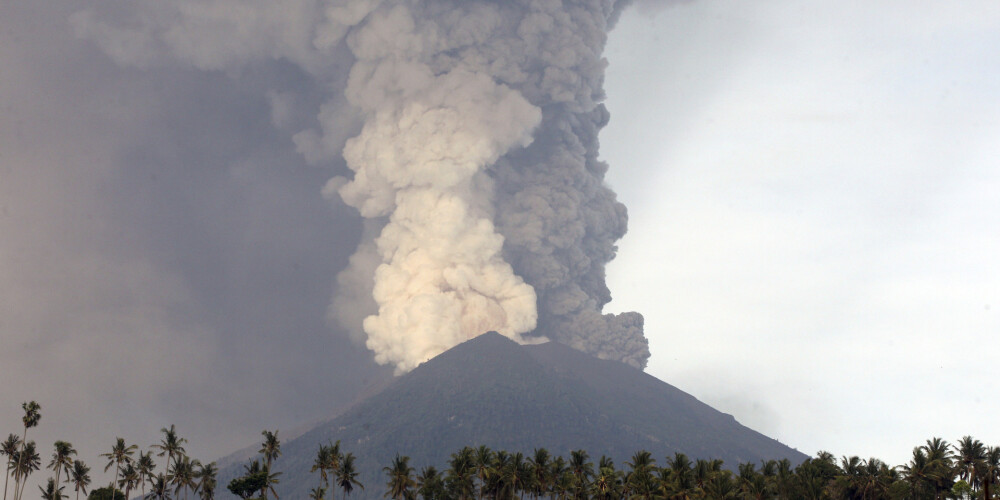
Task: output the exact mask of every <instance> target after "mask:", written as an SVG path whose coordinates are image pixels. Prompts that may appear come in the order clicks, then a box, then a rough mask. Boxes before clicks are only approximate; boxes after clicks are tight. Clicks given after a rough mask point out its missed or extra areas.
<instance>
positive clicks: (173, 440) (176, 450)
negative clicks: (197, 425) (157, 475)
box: [152, 424, 187, 469]
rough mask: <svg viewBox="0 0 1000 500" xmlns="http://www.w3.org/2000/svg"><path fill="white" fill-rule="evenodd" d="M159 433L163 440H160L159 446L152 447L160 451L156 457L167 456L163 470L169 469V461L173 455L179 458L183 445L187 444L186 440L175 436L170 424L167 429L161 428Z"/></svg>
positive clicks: (172, 426) (175, 432)
mask: <svg viewBox="0 0 1000 500" xmlns="http://www.w3.org/2000/svg"><path fill="white" fill-rule="evenodd" d="M160 432H162V433H163V439H161V440H160V444H154V445H152V447H153V448H156V449H158V450H160V452H159V453H157V456H159V457H162V456H164V455H166V456H167V463H166V464H165V465H164V469H170V461H171V459H173V457H174V456H175V455H177V456H180V455H183V454H184V446H183V445H184V443H186V442H187V439H184V438H182V437H178V436H177V431H176V430H174V425H173V424H170V428H169V429H167V428H166V427H163V428H161V429H160Z"/></svg>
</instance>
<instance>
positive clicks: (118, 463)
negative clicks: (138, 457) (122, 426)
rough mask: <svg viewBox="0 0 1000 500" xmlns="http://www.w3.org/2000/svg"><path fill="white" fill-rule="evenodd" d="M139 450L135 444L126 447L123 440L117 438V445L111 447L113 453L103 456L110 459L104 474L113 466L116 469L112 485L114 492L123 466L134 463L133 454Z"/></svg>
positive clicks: (103, 454)
mask: <svg viewBox="0 0 1000 500" xmlns="http://www.w3.org/2000/svg"><path fill="white" fill-rule="evenodd" d="M137 448H139V447H138V446H136V445H134V444H132V445H126V444H125V440H124V439H122V438H115V445H114V446H112V447H111V451H110V452H108V453H102V454H101V456H102V457H104V458H107V459H108V465H105V466H104V472H107V471H108V469H110V468H111V467H112V466H113V467H114V468H115V477H114V479H112V480H111V484H110V487H111V489H112V490H114V489H115V484H116V483H117V482H118V471H119V470H120V469H121V468H122V464H126V463H130V462H131V461H132V454H133V453H135V450H136V449H137Z"/></svg>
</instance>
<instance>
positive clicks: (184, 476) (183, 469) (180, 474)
mask: <svg viewBox="0 0 1000 500" xmlns="http://www.w3.org/2000/svg"><path fill="white" fill-rule="evenodd" d="M200 466H201V462H199V461H197V460H191V458H190V457H188V456H187V455H181V456H180V457H178V458H175V459H174V466H173V467H172V468H171V469H170V470H168V471H167V480H168V481H170V483H171V484H173V485H174V494H175V495H176V494H178V493H180V491H181V489H183V490H184V500H187V494H188V490H193V489H195V488H197V487H198V482H197V481H196V477H195V476H196V474H195V469H196V468H198V467H200Z"/></svg>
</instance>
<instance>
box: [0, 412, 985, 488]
mask: <svg viewBox="0 0 1000 500" xmlns="http://www.w3.org/2000/svg"><path fill="white" fill-rule="evenodd" d="M22 408H23V410H24V417H23V418H22V422H23V424H24V427H23V430H22V432H21V435H20V436H18V435H17V434H10V435H9V436H8V438H7V439H6V440H5V441H4V442H3V443H2V446H0V455H2V456H5V457H6V461H7V473H6V474H5V475H4V496H3V500H7V495H8V491H13V495H12V497H11V498H12V500H22V499H23V498H24V494H25V491H24V490H25V485H26V482H27V478H28V477H29V476H30V475H31V474H32V473H34V472H35V471H38V470H40V468H41V464H42V459H41V455H40V453H39V451H38V450H37V448H36V445H35V442H34V441H31V440H28V439H27V436H28V429H30V428H33V427H35V426H37V425H38V423H39V421H40V419H41V413H40V410H41V407H40V406H39V405H38V403H36V402H34V401H31V402H26V403H24V404H22ZM160 432H161V433H162V438H161V440H160V441H159V442H158V443H154V444H152V445H150V446H149V449H148V451H143V450H139V448H138V446H137V445H135V444H128V443H126V441H125V440H124V439H122V438H116V439H115V443H114V445H113V446H112V447H111V451H109V452H108V453H103V454H101V455H100V457H101V458H103V459H104V460H105V461H106V465H105V467H104V471H105V472H107V471H109V470H112V468H113V470H114V474H113V479H112V480H111V482H110V483H109V484H108V485H107V486H103V487H101V488H97V489H92V490H90V492H89V494H88V488H89V487H90V486H91V478H90V467H89V466H87V465H86V464H85V463H84V462H83V461H81V460H79V459H76V458H74V457H75V456H76V454H77V453H76V450H75V449H74V448H73V446H72V445H71V444H70V443H68V442H66V441H56V442H55V443H54V445H53V451H52V453H51V460H50V461H49V463H48V466H47V467H46V468H47V469H50V470H51V471H52V474H53V476H52V477H50V478H48V481H47V483H46V486H45V487H41V486H39V490H40V492H41V497H42V499H43V500H63V499H66V498H68V497H69V495H68V494H67V493H65V492H64V490H65V489H66V488H67V486H69V487H72V490H73V491H74V492H75V498H76V500H79V497H80V493H83V494H84V495H86V498H87V499H88V500H121V499H127V498H130V495H131V494H134V493H135V492H136V491H137V490H138V492H139V493H140V495H141V496H140V498H142V499H144V500H173V499H174V498H176V499H178V500H180V499H181V498H183V500H188V499H189V495H191V496H193V497H194V498H196V499H201V500H212V499H214V498H215V493H216V490H217V489H218V485H217V474H218V469H217V467H216V464H215V462H211V463H208V464H202V463H201V462H199V461H198V460H196V459H192V458H190V457H189V456H188V455H187V454H186V453H185V450H184V446H183V445H184V444H185V443H187V440H186V439H184V438H181V437H179V436H178V434H177V432H176V429H175V428H174V426H173V425H171V426H170V427H169V428H166V427H165V428H162V429H160ZM261 434H262V435H263V438H264V439H263V441H262V443H261V448H260V450H258V453H259V454H260V456H259V457H256V458H252V459H250V460H249V461H248V462H247V464H246V465H244V467H243V474H242V475H241V476H239V477H236V478H234V479H233V480H232V481H230V482H229V483H228V484H227V489H228V490H229V491H230V492H231V493H232V494H234V495H236V496H238V497H240V498H242V499H244V500H257V499H261V500H267V499H268V498H269V495H273V496H274V498H275V500H279V497H278V493H277V491H276V489H275V486H276V485H277V484H279V483H280V476H281V474H282V473H281V472H276V471H273V470H272V466H273V465H274V463H275V461H276V460H277V458H278V457H279V456H280V455H281V441H280V440H279V439H278V431H274V432H271V431H268V430H264V431H263V432H262V433H261ZM137 451H138V454H137V453H136V452H137ZM154 455H155V456H157V457H163V458H164V466H163V468H162V469H161V470H160V471H159V472H157V469H156V463H155V462H154V459H153V456H154ZM657 458H658V457H654V456H653V455H652V454H651V453H650V452H648V451H643V450H640V451H637V452H635V453H634V454H633V455H632V457H631V458H630V459H628V460H626V461H625V462H624V464H622V466H621V467H619V466H617V465H616V464H615V463H614V461H613V460H612V459H611V458H608V457H606V456H602V457H600V458H599V459H598V460H597V462H596V464H595V462H594V461H593V460H592V459H591V457H590V455H589V454H588V453H587V452H586V451H584V450H574V451H572V452H570V454H569V456H568V457H565V458H564V457H562V456H558V455H552V454H551V453H550V452H549V451H547V450H546V449H544V448H536V449H535V450H534V451H533V452H532V453H531V454H530V455H527V456H526V455H525V454H523V453H521V452H508V451H505V450H492V449H490V448H489V447H487V446H479V447H477V448H473V447H465V448H462V449H461V450H458V451H456V452H454V453H452V454H451V456H450V458H449V459H448V460H447V463H445V464H439V466H440V467H441V468H440V469H439V468H438V467H436V466H434V465H428V466H425V467H422V468H421V469H420V470H419V471H417V470H416V469H415V468H414V467H413V466H411V465H410V458H409V457H407V456H403V455H399V454H397V455H396V456H395V458H393V459H392V461H391V463H390V464H389V465H387V466H386V467H384V468H383V469H382V472H383V474H384V480H385V482H384V483H383V484H382V485H380V486H383V487H384V492H383V495H382V496H383V497H384V498H392V499H393V500H417V499H421V500H514V499H517V500H524V499H525V497H527V498H529V499H530V500H541V499H543V498H544V499H548V500H590V499H594V500H612V499H629V500H699V499H706V500H729V499H733V500H744V499H754V500H763V499H768V500H786V499H787V500H798V499H806V500H841V499H844V500H854V499H857V500H943V499H963V500H965V499H969V500H971V499H984V500H992V499H994V498H998V496H997V495H996V494H995V491H996V489H997V483H998V482H1000V447H993V446H986V445H984V444H983V443H982V442H981V441H979V440H978V439H974V438H972V437H971V436H965V437H963V438H961V439H959V440H958V441H957V442H956V443H955V444H950V443H948V442H947V441H945V440H943V439H941V438H932V439H928V440H927V441H926V442H925V443H924V444H923V445H920V446H917V447H915V448H914V449H913V455H912V458H911V460H910V461H909V462H908V463H906V464H904V465H899V466H895V467H891V466H889V465H888V464H886V463H885V462H882V461H881V460H879V459H877V458H869V459H867V460H863V459H861V458H859V457H857V456H850V457H848V456H844V457H841V458H840V459H837V458H836V457H835V456H834V455H832V454H831V453H828V452H823V451H821V452H819V453H817V454H816V456H815V457H812V458H808V459H806V460H805V461H804V462H802V463H800V464H798V465H795V466H794V467H793V466H792V464H791V462H790V461H789V460H787V459H782V460H768V461H762V462H761V463H759V464H755V463H740V464H737V466H736V469H735V470H731V469H728V468H726V467H725V464H724V463H723V461H722V460H717V459H716V460H712V459H695V460H692V459H690V458H688V457H687V456H686V455H685V454H683V453H675V454H674V455H673V456H668V457H664V460H663V461H662V462H661V463H659V464H658V463H657ZM355 459H356V457H355V456H354V454H353V453H349V452H344V451H342V450H341V445H340V441H337V442H335V443H334V442H330V443H328V444H325V445H324V444H320V445H319V447H318V450H317V452H316V456H315V459H314V461H313V463H312V466H311V468H310V472H312V473H315V474H317V476H316V477H317V479H318V481H317V482H318V485H317V486H316V487H315V488H313V489H312V490H311V491H310V493H309V498H310V499H311V500H325V499H326V498H327V497H329V499H330V500H336V493H337V491H340V492H341V493H342V496H341V498H342V499H343V500H348V499H349V497H350V495H351V493H352V492H354V491H355V490H358V489H362V490H363V489H364V488H365V485H364V484H362V483H361V482H360V481H359V479H358V475H359V472H358V470H357V469H356V467H355ZM10 480H13V489H12V490H11V489H10ZM147 486H149V489H148V492H147V488H146V487H147ZM181 494H183V497H182V496H181Z"/></svg>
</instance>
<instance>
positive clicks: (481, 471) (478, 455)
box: [473, 445, 493, 499]
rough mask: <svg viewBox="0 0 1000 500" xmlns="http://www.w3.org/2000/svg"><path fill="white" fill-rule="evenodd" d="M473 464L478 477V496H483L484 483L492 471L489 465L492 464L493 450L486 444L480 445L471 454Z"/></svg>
mask: <svg viewBox="0 0 1000 500" xmlns="http://www.w3.org/2000/svg"><path fill="white" fill-rule="evenodd" d="M473 464H474V466H475V468H476V477H478V478H479V498H480V499H482V498H483V492H484V490H485V489H486V483H487V481H489V479H490V475H491V474H492V472H493V469H492V467H491V465H492V464H493V450H491V449H490V448H489V447H488V446H486V445H481V446H479V448H476V452H475V454H474V456H473Z"/></svg>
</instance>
